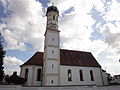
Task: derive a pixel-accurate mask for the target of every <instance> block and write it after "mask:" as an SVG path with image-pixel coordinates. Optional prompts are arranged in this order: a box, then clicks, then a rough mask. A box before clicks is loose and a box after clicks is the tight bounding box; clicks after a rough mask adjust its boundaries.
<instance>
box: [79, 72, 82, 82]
mask: <svg viewBox="0 0 120 90" xmlns="http://www.w3.org/2000/svg"><path fill="white" fill-rule="evenodd" d="M79 74H80V81H83V71H82V70H79Z"/></svg>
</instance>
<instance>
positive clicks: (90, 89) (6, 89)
mask: <svg viewBox="0 0 120 90" xmlns="http://www.w3.org/2000/svg"><path fill="white" fill-rule="evenodd" d="M0 90H120V85H119V86H61V87H22V86H19V85H0Z"/></svg>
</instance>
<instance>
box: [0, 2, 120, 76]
mask: <svg viewBox="0 0 120 90" xmlns="http://www.w3.org/2000/svg"><path fill="white" fill-rule="evenodd" d="M52 2H54V3H55V6H57V7H58V9H59V12H60V13H59V14H60V15H59V30H60V47H61V48H64V49H70V50H80V51H88V52H92V54H93V55H94V57H95V58H96V59H97V61H98V62H99V63H100V64H101V66H102V68H103V69H105V70H106V71H107V72H108V73H110V74H112V75H113V74H120V62H119V59H120V0H97V1H96V0H0V32H1V33H2V35H3V37H4V39H5V44H4V47H5V50H6V57H5V58H4V67H5V73H6V74H12V72H13V71H18V72H19V70H20V68H19V66H20V65H21V64H23V63H24V62H25V61H27V60H28V59H29V58H30V57H31V56H32V55H33V54H34V53H35V52H36V51H43V47H44V33H45V27H46V9H47V7H48V6H50V5H52Z"/></svg>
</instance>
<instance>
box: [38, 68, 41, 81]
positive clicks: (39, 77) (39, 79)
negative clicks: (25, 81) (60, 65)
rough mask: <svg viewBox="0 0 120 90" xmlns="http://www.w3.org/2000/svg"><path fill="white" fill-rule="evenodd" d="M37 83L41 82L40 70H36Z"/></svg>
mask: <svg viewBox="0 0 120 90" xmlns="http://www.w3.org/2000/svg"><path fill="white" fill-rule="evenodd" d="M37 81H41V69H37Z"/></svg>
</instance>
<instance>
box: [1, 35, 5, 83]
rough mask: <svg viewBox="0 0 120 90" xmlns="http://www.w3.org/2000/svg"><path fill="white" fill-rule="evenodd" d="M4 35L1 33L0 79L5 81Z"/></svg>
mask: <svg viewBox="0 0 120 90" xmlns="http://www.w3.org/2000/svg"><path fill="white" fill-rule="evenodd" d="M3 41H4V40H3V37H2V35H1V33H0V81H3V74H4V70H3V69H4V67H3V60H4V57H5V51H4V48H3Z"/></svg>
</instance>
